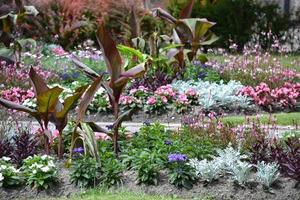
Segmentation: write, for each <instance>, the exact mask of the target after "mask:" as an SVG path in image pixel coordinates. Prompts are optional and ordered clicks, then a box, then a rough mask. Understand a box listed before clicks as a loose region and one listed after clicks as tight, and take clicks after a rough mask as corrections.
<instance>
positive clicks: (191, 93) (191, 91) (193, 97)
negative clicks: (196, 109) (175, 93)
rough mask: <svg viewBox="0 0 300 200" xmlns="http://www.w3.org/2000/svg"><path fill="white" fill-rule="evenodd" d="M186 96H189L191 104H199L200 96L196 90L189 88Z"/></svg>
mask: <svg viewBox="0 0 300 200" xmlns="http://www.w3.org/2000/svg"><path fill="white" fill-rule="evenodd" d="M185 95H186V96H187V98H188V100H189V101H190V102H191V104H193V105H197V104H198V97H199V96H198V94H197V92H196V90H195V89H193V88H189V89H187V90H186V91H185Z"/></svg>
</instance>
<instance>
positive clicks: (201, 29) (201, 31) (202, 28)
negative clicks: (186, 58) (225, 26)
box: [194, 18, 216, 40]
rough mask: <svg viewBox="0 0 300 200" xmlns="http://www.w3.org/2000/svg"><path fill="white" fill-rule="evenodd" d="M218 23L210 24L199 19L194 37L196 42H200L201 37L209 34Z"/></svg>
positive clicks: (205, 20)
mask: <svg viewBox="0 0 300 200" xmlns="http://www.w3.org/2000/svg"><path fill="white" fill-rule="evenodd" d="M215 24H216V23H213V22H210V21H208V20H207V19H205V18H204V19H198V20H197V22H196V26H195V30H194V32H195V33H194V35H195V40H200V39H201V37H203V36H205V34H206V33H207V32H208V30H209V29H210V28H211V27H213V26H214V25H215Z"/></svg>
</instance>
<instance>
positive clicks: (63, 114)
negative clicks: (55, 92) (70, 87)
mask: <svg viewBox="0 0 300 200" xmlns="http://www.w3.org/2000/svg"><path fill="white" fill-rule="evenodd" d="M86 88H87V86H82V87H80V88H77V89H76V91H75V94H74V95H72V96H69V97H67V98H66V100H65V101H64V107H63V110H62V111H60V112H58V113H57V114H56V118H57V119H63V118H65V117H66V115H67V113H68V112H69V111H70V109H71V108H72V107H73V106H74V104H75V103H76V102H77V101H78V99H79V98H80V97H81V96H82V94H83V93H84V92H85V90H86Z"/></svg>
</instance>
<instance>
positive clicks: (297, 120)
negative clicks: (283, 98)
mask: <svg viewBox="0 0 300 200" xmlns="http://www.w3.org/2000/svg"><path fill="white" fill-rule="evenodd" d="M272 116H273V117H275V118H276V119H277V123H276V124H278V125H281V126H290V125H298V126H300V112H293V113H277V114H273V115H272ZM248 117H250V118H251V119H255V118H256V116H248ZM269 118H270V115H269V114H263V115H261V118H260V119H261V122H262V123H264V124H268V122H269ZM245 121H246V116H228V117H224V118H223V122H229V123H232V124H234V125H238V124H243V123H245Z"/></svg>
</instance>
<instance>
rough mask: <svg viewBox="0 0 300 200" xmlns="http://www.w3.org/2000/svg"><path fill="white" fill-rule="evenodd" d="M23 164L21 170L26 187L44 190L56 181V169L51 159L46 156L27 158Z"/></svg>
mask: <svg viewBox="0 0 300 200" xmlns="http://www.w3.org/2000/svg"><path fill="white" fill-rule="evenodd" d="M23 162H24V164H23V170H24V174H25V177H26V180H27V184H28V185H33V186H34V187H37V188H45V189H46V188H48V187H49V184H51V183H52V182H55V181H56V176H57V169H56V166H55V164H54V158H53V157H51V156H48V155H43V156H37V155H35V156H33V157H32V156H29V157H28V158H26V159H25V160H24V161H23Z"/></svg>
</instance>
